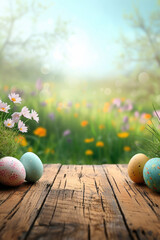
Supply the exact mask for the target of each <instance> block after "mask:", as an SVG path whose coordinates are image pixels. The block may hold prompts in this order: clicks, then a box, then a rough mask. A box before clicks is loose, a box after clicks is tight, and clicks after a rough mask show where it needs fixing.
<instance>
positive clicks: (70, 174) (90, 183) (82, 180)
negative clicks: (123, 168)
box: [27, 165, 131, 240]
mask: <svg viewBox="0 0 160 240" xmlns="http://www.w3.org/2000/svg"><path fill="white" fill-rule="evenodd" d="M40 237H42V239H47V240H48V239H63V240H64V239H81V240H83V239H93V240H94V239H95V240H99V239H101V240H102V239H131V238H130V233H129V231H128V230H127V228H126V225H125V223H124V221H123V217H122V215H121V212H120V211H119V208H118V206H117V202H116V200H115V198H114V196H113V192H112V189H111V187H110V185H109V183H108V180H107V178H106V176H105V173H104V170H103V168H102V166H91V165H90V166H89V165H88V166H87V165H83V166H79V165H76V166H73V165H70V166H65V165H64V166H62V168H61V170H60V172H59V174H58V176H57V178H56V180H55V182H54V184H53V186H52V188H51V191H50V192H49V194H48V196H47V198H46V201H45V203H44V206H43V209H42V210H41V212H40V214H39V216H38V218H37V220H36V222H35V224H34V226H33V228H32V229H31V231H30V232H29V233H28V236H27V239H28V240H31V239H38V238H40Z"/></svg>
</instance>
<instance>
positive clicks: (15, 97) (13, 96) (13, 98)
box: [8, 93, 22, 103]
mask: <svg viewBox="0 0 160 240" xmlns="http://www.w3.org/2000/svg"><path fill="white" fill-rule="evenodd" d="M8 97H9V99H10V100H11V101H12V102H14V103H21V101H22V98H21V97H20V96H19V94H15V93H11V94H9V95H8Z"/></svg>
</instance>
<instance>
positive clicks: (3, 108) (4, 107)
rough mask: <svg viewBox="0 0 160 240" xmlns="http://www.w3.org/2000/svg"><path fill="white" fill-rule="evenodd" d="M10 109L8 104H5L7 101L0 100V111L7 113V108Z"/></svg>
mask: <svg viewBox="0 0 160 240" xmlns="http://www.w3.org/2000/svg"><path fill="white" fill-rule="evenodd" d="M9 109H10V105H7V103H4V102H0V111H1V112H5V113H8V110H9Z"/></svg>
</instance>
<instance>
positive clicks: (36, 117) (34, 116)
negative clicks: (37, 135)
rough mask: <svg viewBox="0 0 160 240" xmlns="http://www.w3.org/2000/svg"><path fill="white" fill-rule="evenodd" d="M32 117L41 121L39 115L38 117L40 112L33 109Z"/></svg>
mask: <svg viewBox="0 0 160 240" xmlns="http://www.w3.org/2000/svg"><path fill="white" fill-rule="evenodd" d="M31 117H32V118H33V119H34V120H35V121H36V122H39V117H38V113H37V112H36V111H35V110H33V109H32V110H31Z"/></svg>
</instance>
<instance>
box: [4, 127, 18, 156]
mask: <svg viewBox="0 0 160 240" xmlns="http://www.w3.org/2000/svg"><path fill="white" fill-rule="evenodd" d="M16 136H17V132H15V131H13V130H12V129H9V128H6V127H5V126H4V125H3V124H2V123H0V158H2V157H5V156H12V157H17V150H18V146H19V143H18V142H16V141H15V138H16Z"/></svg>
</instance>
